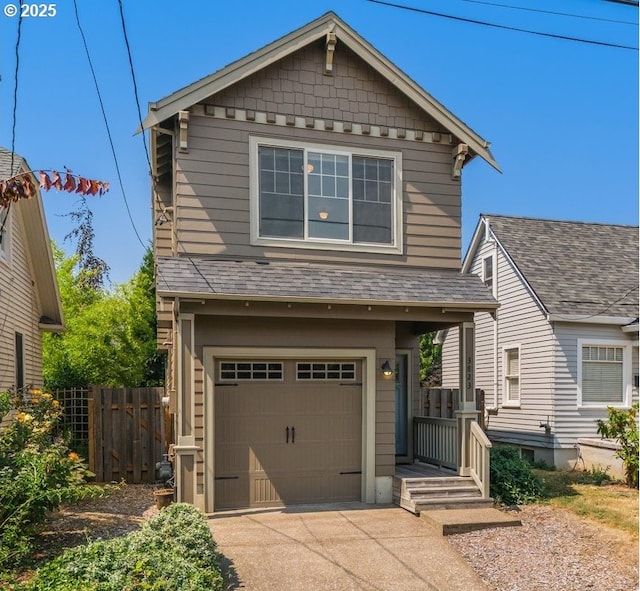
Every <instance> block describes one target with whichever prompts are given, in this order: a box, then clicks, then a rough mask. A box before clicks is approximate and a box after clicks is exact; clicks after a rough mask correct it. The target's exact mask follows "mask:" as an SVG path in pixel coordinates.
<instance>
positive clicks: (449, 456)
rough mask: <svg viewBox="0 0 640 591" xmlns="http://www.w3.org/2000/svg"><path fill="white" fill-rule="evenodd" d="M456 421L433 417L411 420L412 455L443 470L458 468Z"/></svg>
mask: <svg viewBox="0 0 640 591" xmlns="http://www.w3.org/2000/svg"><path fill="white" fill-rule="evenodd" d="M457 439H458V421H456V419H439V418H435V417H414V418H413V442H414V443H413V444H414V450H413V455H414V458H415V459H416V460H421V461H423V462H427V463H429V464H435V465H436V466H442V467H445V468H452V469H453V470H456V469H457V468H458V443H457Z"/></svg>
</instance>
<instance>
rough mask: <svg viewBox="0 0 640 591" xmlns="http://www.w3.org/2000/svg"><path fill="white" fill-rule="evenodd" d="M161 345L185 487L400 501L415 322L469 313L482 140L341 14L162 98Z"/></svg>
mask: <svg viewBox="0 0 640 591" xmlns="http://www.w3.org/2000/svg"><path fill="white" fill-rule="evenodd" d="M143 127H144V128H145V129H149V130H150V135H151V158H152V164H153V175H154V186H153V195H152V201H153V208H154V212H155V222H156V223H155V231H154V249H155V256H156V261H157V295H158V326H159V335H158V336H159V346H160V347H162V348H165V349H167V351H168V354H169V364H168V376H167V384H168V388H169V393H170V406H171V410H172V412H173V414H174V426H173V430H174V434H173V435H174V436H173V441H174V444H175V445H174V450H175V454H176V457H175V473H176V485H177V498H178V500H181V501H188V502H193V503H195V504H197V505H199V506H200V507H202V508H204V509H205V510H207V511H213V510H219V509H224V508H236V507H260V506H270V505H280V504H292V503H309V502H328V501H338V500H358V501H360V500H361V501H364V502H367V503H374V502H380V503H388V502H391V499H392V479H393V476H394V471H395V467H396V463H397V462H401V461H405V462H406V461H411V459H412V449H413V448H412V428H411V425H412V417H413V415H414V414H416V413H420V409H419V408H418V405H419V381H418V363H419V356H418V338H419V335H420V334H423V333H425V332H428V331H433V330H437V329H440V328H445V327H449V326H461V327H463V343H462V345H461V353H460V355H461V358H462V359H464V363H463V364H462V365H463V367H464V371H463V372H462V374H463V378H464V379H463V380H462V382H461V384H460V397H461V402H460V404H459V408H460V412H459V421H460V429H461V431H460V432H461V436H460V450H461V453H460V458H461V459H460V467H459V468H460V472H461V473H465V471H467V470H468V466H467V464H468V461H469V459H468V455H469V452H468V445H467V443H466V442H467V441H468V437H469V431H470V429H471V428H472V427H471V424H472V423H473V421H474V420H475V418H476V414H475V398H474V396H475V389H474V378H473V337H474V330H473V324H472V322H473V316H474V313H475V312H477V311H479V310H485V311H488V312H493V311H494V310H495V309H496V307H497V302H496V301H495V299H494V298H493V297H492V296H491V294H490V292H489V291H488V290H487V289H486V288H485V287H484V285H483V284H482V282H481V281H480V279H479V278H478V277H475V276H470V275H462V274H461V273H460V266H461V172H462V168H463V166H464V165H466V164H467V163H468V162H469V161H470V160H471V159H472V158H474V157H476V156H480V158H482V159H484V160H485V161H486V162H488V163H489V164H490V165H491V166H494V167H496V168H497V164H496V162H495V160H494V158H493V156H492V155H491V152H490V151H489V144H488V142H487V141H485V140H484V139H482V138H481V137H480V136H478V135H477V134H476V133H475V132H473V131H472V130H471V129H470V128H469V127H467V126H466V125H465V124H464V123H463V122H462V121H460V120H459V119H457V118H456V117H455V116H454V115H453V114H452V113H450V112H449V111H448V110H447V109H446V108H445V107H444V106H443V105H441V104H440V103H438V102H437V101H436V100H435V99H434V98H433V97H432V96H430V95H429V94H428V93H427V92H425V91H424V90H423V89H422V88H420V87H419V86H418V85H417V84H416V83H415V82H413V81H412V80H411V79H410V78H409V77H408V76H407V75H406V74H404V73H403V72H402V71H401V70H399V69H398V68H397V67H396V66H395V65H393V64H392V63H391V62H389V60H388V59H386V58H385V57H384V56H383V55H381V54H380V53H379V52H378V51H377V50H376V49H374V48H373V47H372V46H371V45H370V44H369V43H368V42H367V41H365V40H364V39H363V38H362V37H360V36H359V35H358V34H357V33H356V32H355V31H353V30H352V29H351V28H349V27H348V26H347V25H346V24H345V23H344V22H343V21H342V20H340V19H339V18H338V17H337V16H336V15H335V14H333V13H328V14H326V15H324V16H322V17H320V18H319V19H317V20H315V21H313V22H311V23H309V24H307V25H306V26H303V27H302V28H300V29H298V30H296V31H293V32H292V33H290V34H288V35H286V36H285V37H282V38H281V39H278V40H277V41H275V42H273V43H271V44H270V45H268V46H266V47H263V48H262V49H259V50H257V51H255V52H253V53H251V54H249V55H248V56H246V57H244V58H242V59H240V60H238V61H236V62H234V63H232V64H230V65H228V66H226V67H224V68H223V69H221V70H219V71H217V72H215V73H213V74H211V75H210V76H207V77H206V78H203V79H201V80H198V81H197V82H194V83H193V84H192V85H190V86H187V87H186V88H183V89H182V90H179V91H177V92H176V93H174V94H172V95H170V96H168V97H166V98H164V99H162V100H160V101H158V102H156V103H152V104H151V105H150V110H149V113H148V115H147V118H146V120H145V121H144V124H143Z"/></svg>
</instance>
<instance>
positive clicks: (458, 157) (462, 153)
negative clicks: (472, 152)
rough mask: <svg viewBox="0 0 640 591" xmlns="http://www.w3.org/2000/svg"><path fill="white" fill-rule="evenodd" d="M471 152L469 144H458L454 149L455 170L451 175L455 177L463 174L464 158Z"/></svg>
mask: <svg viewBox="0 0 640 591" xmlns="http://www.w3.org/2000/svg"><path fill="white" fill-rule="evenodd" d="M468 153H469V146H468V145H467V144H458V145H457V146H456V147H455V148H454V149H453V151H452V155H453V171H452V173H451V176H452V177H453V178H454V179H458V178H460V175H461V174H462V166H463V165H464V160H465V158H466V157H467V154H468Z"/></svg>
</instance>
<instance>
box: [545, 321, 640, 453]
mask: <svg viewBox="0 0 640 591" xmlns="http://www.w3.org/2000/svg"><path fill="white" fill-rule="evenodd" d="M555 333H556V340H555V347H554V364H555V374H556V379H555V392H554V400H555V416H556V422H555V428H554V431H555V434H556V437H557V440H558V443H559V444H560V445H562V446H571V445H573V444H574V443H575V441H576V439H577V438H579V437H598V435H597V432H596V420H597V419H604V418H606V417H607V410H606V409H605V408H602V409H596V408H584V407H582V408H578V387H577V380H578V365H577V363H578V339H587V340H593V341H598V340H613V341H620V344H626V345H628V346H632V345H633V342H634V341H633V339H634V338H635V339H636V342H635V346H632V363H631V367H630V368H629V372H628V376H627V379H629V380H631V383H632V384H633V375H634V374H637V373H638V346H637V335H633V336H632V335H628V334H625V333H623V332H622V331H621V330H620V327H618V326H607V325H601V324H569V323H561V322H556V323H555ZM632 390H633V399H634V401H637V400H638V390H637V389H636V388H632Z"/></svg>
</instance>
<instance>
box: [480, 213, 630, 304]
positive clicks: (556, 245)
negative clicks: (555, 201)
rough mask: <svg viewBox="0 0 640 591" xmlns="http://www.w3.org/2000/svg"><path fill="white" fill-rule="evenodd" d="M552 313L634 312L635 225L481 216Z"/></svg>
mask: <svg viewBox="0 0 640 591" xmlns="http://www.w3.org/2000/svg"><path fill="white" fill-rule="evenodd" d="M484 217H486V218H489V225H490V227H491V229H492V230H493V233H494V234H495V236H496V237H497V239H498V240H499V242H500V243H501V244H502V246H503V247H504V248H505V249H506V251H507V252H508V254H509V256H510V257H511V259H512V260H513V262H514V263H515V264H516V266H517V267H518V269H519V270H520V272H521V273H522V275H523V276H524V278H525V279H526V281H527V283H528V284H529V285H530V287H531V288H532V289H533V290H534V291H535V293H536V295H537V296H538V298H539V299H540V301H541V302H542V303H543V304H544V306H545V308H546V309H547V311H548V312H549V313H551V314H567V315H579V316H591V315H593V316H625V317H637V316H638V227H637V226H621V225H613V224H596V223H587V222H569V221H558V220H544V219H532V218H520V217H507V216H499V215H485V216H484Z"/></svg>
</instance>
